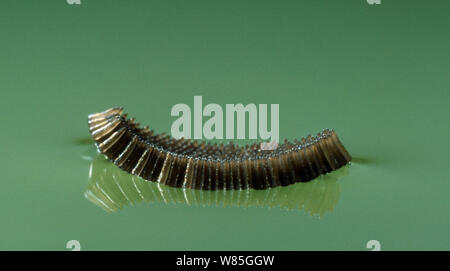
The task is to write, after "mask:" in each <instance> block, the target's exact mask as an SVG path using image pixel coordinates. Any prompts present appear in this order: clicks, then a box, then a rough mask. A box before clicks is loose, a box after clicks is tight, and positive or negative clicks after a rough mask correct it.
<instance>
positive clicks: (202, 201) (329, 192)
mask: <svg viewBox="0 0 450 271" xmlns="http://www.w3.org/2000/svg"><path fill="white" fill-rule="evenodd" d="M348 167H349V166H346V167H343V168H341V169H339V170H337V171H335V172H332V173H329V174H327V175H323V176H320V177H318V178H316V179H315V180H313V181H311V182H307V183H296V184H293V185H290V186H289V187H275V188H271V189H267V190H253V189H245V190H223V191H205V190H196V189H182V188H174V187H170V186H166V185H161V184H159V183H155V182H149V181H146V180H143V179H141V178H139V177H136V176H134V175H131V174H129V173H127V172H124V171H123V170H121V169H119V168H117V167H115V166H114V165H113V164H111V163H110V162H109V161H108V160H106V159H105V158H104V157H103V155H97V156H96V157H94V159H93V160H92V162H91V165H90V169H89V181H88V185H87V188H86V190H85V193H84V195H85V197H86V198H87V199H88V200H89V201H90V202H92V203H94V204H95V205H97V206H98V207H101V208H102V209H103V210H105V211H107V212H116V211H118V210H120V209H122V208H124V207H126V206H133V205H135V204H138V203H140V202H147V203H165V204H176V203H179V204H187V205H200V206H222V207H266V208H272V207H278V208H282V209H286V210H298V211H301V210H303V211H305V212H306V213H308V214H310V215H313V216H319V217H321V216H323V215H324V214H325V213H327V212H332V211H333V210H334V208H335V207H336V205H337V203H338V201H339V197H340V194H341V186H340V183H339V179H340V177H342V176H345V175H347V174H348Z"/></svg>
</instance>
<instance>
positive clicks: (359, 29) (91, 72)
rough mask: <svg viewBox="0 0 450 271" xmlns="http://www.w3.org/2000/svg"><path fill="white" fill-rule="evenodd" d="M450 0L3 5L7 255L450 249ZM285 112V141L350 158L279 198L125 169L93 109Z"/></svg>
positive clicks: (0, 138) (144, 117) (0, 227)
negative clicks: (94, 135) (70, 249)
mask: <svg viewBox="0 0 450 271" xmlns="http://www.w3.org/2000/svg"><path fill="white" fill-rule="evenodd" d="M449 14H450V6H449V3H448V1H443V0H439V1H406V0H404V1H389V0H383V1H382V4H381V5H376V6H370V5H368V4H367V3H366V1H363V0H361V1H356V0H354V1H345V3H344V2H343V1H331V0H329V1H315V0H314V1H313V0H307V1H306V0H305V1H283V3H279V1H278V2H276V1H258V2H254V1H226V2H222V3H219V2H218V1H126V2H125V1H118V0H114V1H112V0H108V1H106V0H102V1H100V0H95V1H94V0H82V4H81V5H80V6H76V5H73V6H71V5H68V4H67V3H66V1H64V0H61V1H56V0H54V1H18V0H14V1H13V0H7V1H1V2H0V93H1V94H0V99H1V107H0V110H1V117H0V118H1V122H2V127H3V128H2V133H1V134H0V142H1V143H0V150H1V158H0V164H1V169H2V173H1V175H0V176H1V177H0V180H1V189H0V203H1V204H0V211H1V223H0V249H3V250H22V249H39V250H43V249H51V250H66V243H67V241H69V240H78V241H79V242H80V244H81V249H82V250H98V249H113V250H117V249H126V250H128V249H138V250H140V249H145V250H231V249H239V250H304V249H312V250H316V249H331V250H335V249H351V250H367V249H366V243H367V242H368V241H369V240H372V239H374V240H378V241H379V242H380V243H381V249H383V250H397V249H443V250H448V249H449V248H450V246H449V244H450V242H449V241H450V239H449V229H450V215H449V214H450V212H449V210H450V200H449V191H450V183H449V152H448V138H449V131H450V129H449V122H448V115H449V114H448V113H449V111H448V108H449V107H448V105H449V98H450V95H449V87H450V84H449V83H450V80H449V76H448V71H449V60H450V57H449V44H450V43H449V42H450V39H449V32H448V29H449V26H450V24H449V22H450V20H449V19H450V16H449ZM194 95H202V96H203V103H204V104H207V103H212V102H214V103H218V104H220V105H222V106H223V107H224V106H225V104H227V103H243V104H248V103H254V104H279V106H280V137H281V138H282V139H283V138H289V139H292V138H299V137H302V136H305V135H307V134H308V133H310V132H318V131H320V130H321V129H323V128H334V129H335V130H336V131H337V133H338V135H339V137H340V138H341V140H342V141H343V143H344V145H345V146H346V147H347V149H348V150H349V152H350V153H351V154H352V155H353V157H355V158H357V159H356V160H355V162H354V163H352V164H351V165H350V166H348V167H346V168H343V169H341V170H340V171H338V172H335V173H333V174H330V175H328V176H324V177H321V178H319V179H317V180H314V181H312V182H310V183H306V184H296V185H293V186H289V187H284V188H277V189H273V190H268V191H234V192H226V193H224V192H200V191H183V190H179V189H173V188H167V187H163V186H158V185H156V184H154V183H146V182H144V181H142V180H140V179H137V178H133V177H131V176H129V175H127V174H125V173H123V172H121V171H120V170H117V169H116V168H115V167H114V166H112V165H111V164H110V163H108V162H107V161H105V160H104V159H103V158H102V157H99V156H97V154H96V150H95V148H94V146H93V144H92V143H91V141H90V140H89V133H88V129H87V115H88V114H89V113H93V112H99V111H102V110H105V109H106V108H109V107H111V106H123V107H124V108H125V109H126V110H127V111H128V112H129V113H130V114H131V115H132V116H134V117H136V119H137V120H139V121H141V122H142V123H143V124H148V125H151V127H152V128H154V129H156V130H157V131H158V132H170V127H171V124H172V122H173V120H174V118H172V117H171V116H170V109H171V107H172V106H173V105H174V104H176V103H187V104H189V105H191V106H192V105H193V97H194Z"/></svg>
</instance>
